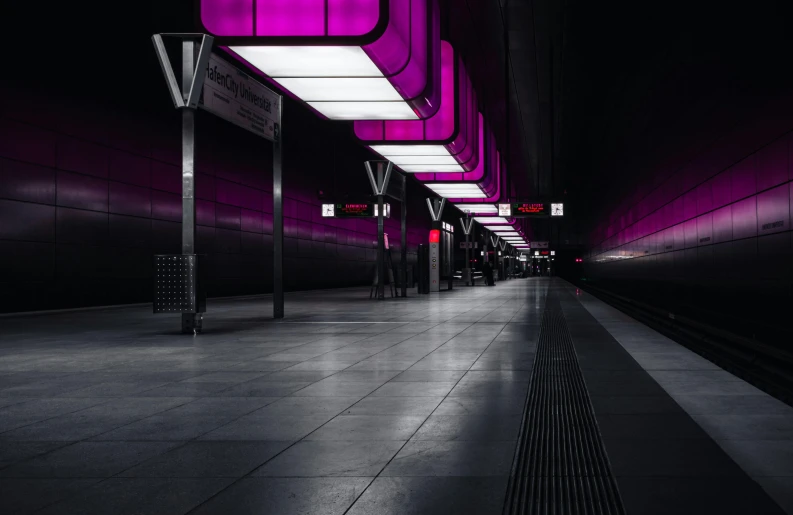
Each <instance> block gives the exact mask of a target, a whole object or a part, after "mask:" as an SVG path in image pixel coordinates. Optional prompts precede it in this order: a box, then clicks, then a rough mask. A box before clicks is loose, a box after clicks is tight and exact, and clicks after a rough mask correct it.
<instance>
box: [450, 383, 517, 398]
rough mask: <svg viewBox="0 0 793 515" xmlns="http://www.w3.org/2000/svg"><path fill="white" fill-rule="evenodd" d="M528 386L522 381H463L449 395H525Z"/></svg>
mask: <svg viewBox="0 0 793 515" xmlns="http://www.w3.org/2000/svg"><path fill="white" fill-rule="evenodd" d="M528 388H529V383H527V382H522V381H506V382H505V381H468V382H465V383H463V382H462V381H461V382H460V383H459V384H458V385H457V386H455V387H454V389H453V390H452V391H451V393H449V397H525V396H526V392H527V391H528Z"/></svg>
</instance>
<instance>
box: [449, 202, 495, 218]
mask: <svg viewBox="0 0 793 515" xmlns="http://www.w3.org/2000/svg"><path fill="white" fill-rule="evenodd" d="M454 207H456V208H457V209H460V210H461V211H463V212H465V211H466V210H467V211H470V212H472V213H497V212H498V209H497V208H496V206H494V205H493V204H455V205H454ZM482 218H483V217H482ZM475 219H476V217H474V220H475Z"/></svg>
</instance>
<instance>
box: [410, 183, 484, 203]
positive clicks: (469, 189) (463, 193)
mask: <svg viewBox="0 0 793 515" xmlns="http://www.w3.org/2000/svg"><path fill="white" fill-rule="evenodd" d="M425 186H426V187H428V188H429V189H431V190H432V191H434V192H435V193H437V194H438V195H439V196H441V197H446V198H466V199H470V198H485V197H486V195H485V194H484V192H483V191H482V190H481V189H479V186H477V185H476V184H454V183H440V182H434V183H427V184H425Z"/></svg>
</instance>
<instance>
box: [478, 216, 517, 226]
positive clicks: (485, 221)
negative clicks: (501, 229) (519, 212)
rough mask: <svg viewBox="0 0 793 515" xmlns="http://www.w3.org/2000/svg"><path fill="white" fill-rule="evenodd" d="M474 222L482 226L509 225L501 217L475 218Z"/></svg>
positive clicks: (507, 221)
mask: <svg viewBox="0 0 793 515" xmlns="http://www.w3.org/2000/svg"><path fill="white" fill-rule="evenodd" d="M474 221H475V222H479V223H480V224H482V225H498V224H502V225H505V224H509V223H510V222H509V220H507V219H506V218H504V217H503V216H475V217H474Z"/></svg>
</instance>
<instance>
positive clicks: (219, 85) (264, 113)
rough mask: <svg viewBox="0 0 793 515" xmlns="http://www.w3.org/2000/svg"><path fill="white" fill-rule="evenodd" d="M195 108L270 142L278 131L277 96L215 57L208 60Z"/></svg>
mask: <svg viewBox="0 0 793 515" xmlns="http://www.w3.org/2000/svg"><path fill="white" fill-rule="evenodd" d="M198 107H200V108H202V109H205V110H207V111H209V112H210V113H212V114H215V115H217V116H219V117H221V118H223V119H225V120H227V121H229V122H231V123H233V124H235V125H238V126H240V127H242V128H243V129H247V130H249V131H251V132H253V133H254V134H257V135H259V136H263V137H265V138H267V139H269V140H270V141H275V138H276V134H277V133H278V131H279V130H280V127H278V119H279V113H278V94H276V93H274V92H272V91H270V90H269V89H267V88H266V87H264V86H263V85H261V84H260V83H259V82H257V81H256V80H254V79H252V78H251V77H249V76H248V75H246V74H245V73H243V72H241V71H239V70H238V69H237V68H235V67H234V66H232V65H231V64H229V63H227V62H226V61H224V60H223V59H221V58H220V57H218V56H217V55H215V54H212V55H211V56H210V57H209V64H207V69H206V76H205V77H204V88H203V90H202V92H201V100H200V101H199V104H198Z"/></svg>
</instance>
